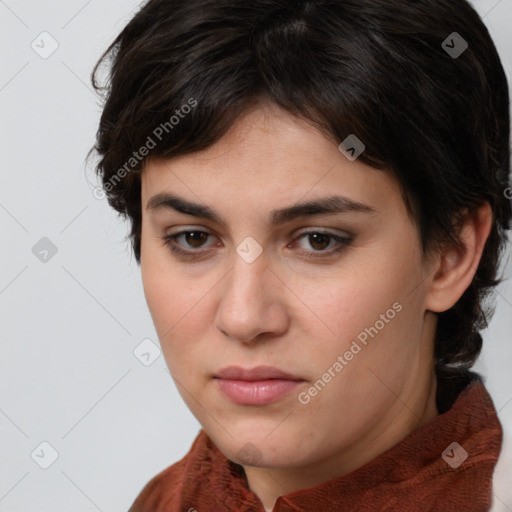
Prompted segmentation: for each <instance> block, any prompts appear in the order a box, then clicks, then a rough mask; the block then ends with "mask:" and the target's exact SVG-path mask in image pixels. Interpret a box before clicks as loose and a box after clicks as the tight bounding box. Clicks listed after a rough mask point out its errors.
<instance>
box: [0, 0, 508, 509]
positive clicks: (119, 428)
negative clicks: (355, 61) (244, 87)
mask: <svg viewBox="0 0 512 512" xmlns="http://www.w3.org/2000/svg"><path fill="white" fill-rule="evenodd" d="M138 4H139V2H137V1H135V0H110V1H108V2H106V1H102V2H100V0H89V1H84V0H68V1H66V2H64V1H62V0H61V1H55V0H54V1H46V2H36V1H35V0H28V1H21V0H7V1H5V2H4V1H1V0H0V38H1V68H0V109H1V110H0V111H1V125H0V126H1V132H0V144H1V150H2V151H1V168H2V170H1V172H2V179H1V183H2V185H1V188H0V229H1V244H2V250H1V252H0V325H1V328H2V344H1V348H2V352H1V354H2V355H1V357H0V511H1V512H27V511H29V510H36V509H37V510H38V511H39V512H50V511H51V512H55V511H69V510H73V511H75V512H94V511H97V510H100V511H103V512H107V511H126V510H127V509H128V508H129V506H130V505H131V503H132V502H133V499H134V498H135V496H136V495H137V494H138V493H139V492H140V490H141V489H142V487H143V485H144V484H145V483H146V482H147V481H148V480H149V479H150V478H151V477H152V476H154V475H155V474H156V473H158V472H159V471H161V470H162V469H164V468H165V467H167V466H169V465H170V464H172V463H173V462H175V461H176V460H178V459H179V458H181V457H182V456H183V455H184V454H185V453H186V452H187V451H188V449H189V447H190V445H191V443H192V441H193V439H194V438H195V436H196V435H197V433H198V431H199V428H200V426H199V424H198V422H197V421H196V420H195V418H194V417H193V416H192V415H191V413H190V412H189V411H188V409H187V408H186V407H185V405H184V404H183V402H182V400H181V398H180V396H179V395H178V393H177V390H176V387H175V385H174V383H173V381H172V379H171V377H170V375H169V373H168V371H167V368H166V366H165V362H164V359H163V357H162V356H161V355H159V343H158V340H157V336H156V333H155V330H154V327H153V325H152V321H151V317H150V315H149V312H148V310H147V306H146V303H145V299H144V295H143V289H142V283H141V279H140V272H139V268H138V267H137V265H136V264H135V261H134V259H133V257H132V256H131V254H130V249H129V245H128V243H126V242H124V237H125V235H126V232H127V231H126V225H124V224H123V223H122V222H121V221H120V220H119V219H118V217H117V216H116V214H115V213H114V212H112V211H111V210H110V209H109V207H108V205H107V204H106V201H105V200H98V199H96V198H95V196H94V194H93V190H94V188H95V187H96V186H97V185H98V183H97V181H96V179H95V177H94V175H93V173H92V172H91V170H90V169H86V165H85V156H86V154H87V152H88V150H89V149H90V147H91V146H92V144H93V142H94V136H95V131H96V127H97V123H98V120H99V115H100V106H99V105H100V104H99V102H98V100H97V98H96V96H95V94H94V93H93V92H92V90H91V88H90V85H89V75H90V72H91V70H92V67H93V65H94V63H95V62H96V60H97V58H98V57H99V56H100V54H101V53H102V51H103V50H104V49H106V47H107V45H108V43H110V42H111V40H112V39H113V37H114V36H115V35H117V33H118V32H119V31H120V30H121V29H122V27H123V26H124V25H125V24H126V23H127V21H128V20H129V19H130V17H131V16H132V13H133V12H134V11H135V10H136V9H137V8H138ZM474 5H475V7H476V8H477V10H478V11H479V13H480V14H481V15H482V16H483V19H484V22H485V23H486V25H487V26H488V28H489V30H490V32H491V35H492V36H493V38H494V40H495V43H496V45H497V47H498V50H499V51H500V54H501V56H502V61H503V65H504V67H505V68H506V69H507V74H508V77H509V80H511V77H512V35H511V28H512V0H499V1H497V0H479V1H475V2H474ZM42 32H48V33H49V34H50V36H48V35H42V36H41V35H40V34H41V33H42ZM33 41H34V43H33V46H35V48H36V49H37V50H38V52H39V53H36V51H35V49H33V48H32V47H31V44H32V42H33ZM52 44H53V45H56V44H58V48H57V49H56V51H55V52H54V53H53V54H52V55H50V56H49V57H48V58H42V57H41V56H40V55H41V54H43V55H44V52H49V51H50V50H51V49H52ZM44 56H46V55H44ZM511 83H512V80H511ZM43 237H46V238H48V239H49V240H50V241H51V244H50V245H49V242H48V241H47V240H43V241H41V239H42V238H43ZM38 244H39V245H38ZM34 247H35V249H33V248H34ZM52 248H53V252H55V249H56V250H57V252H56V253H55V254H53V252H52ZM45 250H48V251H49V252H48V253H45V252H44V251H45ZM509 252H510V250H509ZM41 258H46V261H41ZM504 272H505V275H506V276H507V277H510V276H511V275H512V264H511V263H510V262H509V263H508V265H507V268H506V269H505V270H504ZM499 293H500V295H499V296H498V306H497V310H496V315H495V317H494V319H493V321H492V323H491V325H490V327H489V329H488V330H487V331H486V332H485V333H484V337H485V348H484V351H483V354H482V356H481V358H480V360H479V361H478V364H477V367H476V369H477V370H478V371H479V372H481V373H482V374H483V375H484V376H485V377H486V379H487V380H486V384H487V387H488V389H489V391H490V393H491V395H492V397H493V400H494V402H495V404H496V408H497V409H499V417H500V419H501V422H502V424H503V426H504V429H505V444H504V447H503V454H502V457H501V459H500V463H499V465H498V468H497V471H496V475H495V491H494V492H495V505H494V508H493V510H494V511H495V512H502V511H503V512H504V511H508V510H512V442H511V438H512V372H511V371H510V366H511V365H510V363H511V361H512V344H511V343H510V337H511V336H510V333H511V330H512V320H511V319H512V287H511V285H510V282H509V281H507V282H505V283H504V284H502V285H501V286H500V288H499ZM144 340H146V341H144ZM148 340H150V341H148ZM141 343H143V345H141ZM139 346H140V347H139ZM137 347H139V348H137ZM142 353H144V354H149V355H145V356H141V354H142ZM150 363H151V364H150ZM41 443H49V445H47V444H41ZM53 450H55V453H54V452H53ZM56 454H57V458H56V460H55V461H53V458H55V455H56ZM52 455H53V457H52ZM50 464H51V465H50ZM42 466H43V467H42ZM44 466H49V467H47V469H44ZM199 512H201V511H199Z"/></svg>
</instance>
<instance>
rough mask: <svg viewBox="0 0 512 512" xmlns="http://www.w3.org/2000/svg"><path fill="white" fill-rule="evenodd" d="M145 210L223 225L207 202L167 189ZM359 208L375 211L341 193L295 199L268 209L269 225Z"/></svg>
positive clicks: (359, 210)
mask: <svg viewBox="0 0 512 512" xmlns="http://www.w3.org/2000/svg"><path fill="white" fill-rule="evenodd" d="M146 209H147V210H152V211H156V210H162V209H167V210H176V211H178V212H180V213H184V214H186V215H192V216H194V217H200V218H203V219H207V220H211V221H213V222H217V223H218V224H223V225H224V226H226V225H227V223H226V221H225V220H224V219H223V218H222V216H221V215H220V214H219V213H217V212H216V211H215V210H213V209H212V208H210V207H209V206H205V205H202V204H199V203H193V202H191V201H187V200H186V199H183V198H181V197H178V196H176V195H173V194H169V193H161V194H156V195H154V196H153V197H151V198H150V199H149V200H148V202H147V205H146ZM347 212H360V213H366V214H371V213H377V210H375V209H374V208H372V207H371V206H369V205H367V204H364V203H361V202H359V201H354V200H352V199H349V198H348V197H344V196H327V197H322V198H319V199H314V200H310V201H305V202H303V203H297V204H294V205H292V206H288V207H286V208H281V209H278V210H272V211H271V212H270V218H271V224H272V225H273V226H277V225H281V224H285V223H286V222H290V221H292V220H294V219H299V218H303V217H312V216H315V215H334V214H338V213H347Z"/></svg>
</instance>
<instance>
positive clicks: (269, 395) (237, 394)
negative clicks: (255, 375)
mask: <svg viewBox="0 0 512 512" xmlns="http://www.w3.org/2000/svg"><path fill="white" fill-rule="evenodd" d="M215 380H216V381H217V384H218V386H219V388H220V390H221V391H222V392H223V393H224V394H225V395H226V396H227V397H228V398H229V399H230V400H231V401H232V402H235V404H238V405H266V404H270V403H272V402H275V401H276V400H279V398H282V397H283V396H285V395H287V394H288V393H291V392H292V391H293V390H294V389H296V388H297V386H299V385H300V384H302V382H304V381H297V380H287V379H269V380H255V381H248V380H231V379H215Z"/></svg>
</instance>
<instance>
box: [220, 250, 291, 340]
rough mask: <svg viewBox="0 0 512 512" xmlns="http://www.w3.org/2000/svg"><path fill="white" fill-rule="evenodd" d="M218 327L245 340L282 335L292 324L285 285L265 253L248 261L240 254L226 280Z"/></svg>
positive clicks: (227, 333) (231, 335)
mask: <svg viewBox="0 0 512 512" xmlns="http://www.w3.org/2000/svg"><path fill="white" fill-rule="evenodd" d="M221 293H222V298H221V300H220V302H219V307H218V310H217V315H216V325H217V328H218V329H219V330H220V331H221V332H222V333H223V334H224V335H225V336H228V337H229V338H231V339H233V340H238V341H239V342H242V343H253V342H254V341H256V339H259V340H261V339H262V338H265V339H266V338H267V337H275V336H279V335H282V334H283V333H284V332H286V330H287V329H288V326H289V316H288V308H287V307H286V302H285V299H286V286H285V284H284V283H283V281H282V279H280V277H279V276H278V275H277V274H276V273H275V272H274V271H272V269H271V268H270V267H269V266H268V262H267V260H266V258H265V255H264V254H262V255H261V256H260V257H258V258H257V259H256V260H255V261H253V262H252V263H247V262H246V261H245V260H244V259H243V258H241V257H240V256H239V255H238V254H235V256H234V264H233V268H232V269H231V271H230V272H229V273H228V274H227V276H226V278H225V281H224V288H223V289H222V291H221Z"/></svg>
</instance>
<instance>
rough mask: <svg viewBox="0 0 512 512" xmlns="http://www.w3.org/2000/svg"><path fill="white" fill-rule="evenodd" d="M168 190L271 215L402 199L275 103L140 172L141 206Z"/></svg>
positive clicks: (386, 177) (388, 180)
mask: <svg viewBox="0 0 512 512" xmlns="http://www.w3.org/2000/svg"><path fill="white" fill-rule="evenodd" d="M162 192H168V193H173V194H176V195H179V196H180V197H183V198H188V199H189V200H190V201H194V202H201V201H204V202H205V203H207V204H211V203H214V204H216V205H218V206H219V208H223V207H224V208H226V209H229V208H230V206H234V205H239V206H241V207H242V208H243V209H247V208H249V207H250V206H251V205H253V206H255V207H257V208H259V209H261V208H264V207H265V209H268V211H270V210H273V209H274V208H275V206H277V205H285V204H286V205H289V204H293V203H295V202H298V201H299V200H301V201H306V200H313V199H315V198H317V197H325V196H327V195H329V196H333V195H342V196H344V197H346V198H348V199H350V200H352V201H353V202H358V203H361V204H362V203H365V204H369V205H370V206H371V207H373V209H374V210H382V209H385V207H386V205H388V206H389V205H392V204H396V202H397V201H401V194H400V191H399V187H398V184H397V183H396V182H395V180H394V178H392V176H391V175H390V174H389V173H387V172H385V171H382V170H377V169H374V168H372V167H370V166H368V165H366V164H364V163H362V162H361V161H360V160H357V159H356V160H354V161H350V160H349V159H347V158H346V157H345V155H344V154H342V153H341V152H340V150H339V149H338V144H337V143H336V142H335V141H333V140H330V139H329V138H328V137H327V136H326V135H325V134H324V133H322V132H320V130H319V129H318V128H316V127H315V126H313V125H312V124H310V123H309V122H307V121H305V120H302V119H298V118H296V117H295V116H292V115H291V114H289V113H288V112H286V111H284V110H282V109H280V108H279V107H277V106H272V105H263V106H258V107H256V108H253V109H251V110H248V111H246V112H245V113H244V114H243V115H242V116H240V117H239V118H238V119H237V120H236V122H235V123H234V124H233V126H232V127H231V128H230V129H229V130H228V132H227V133H226V134H225V135H224V136H223V137H222V138H221V139H219V140H218V141H217V142H216V143H215V144H213V145H212V146H210V147H208V148H206V149H204V150H201V151H198V152H195V153H191V154H187V155H182V156H177V157H172V158H168V159H150V160H149V161H148V162H147V164H146V166H145V169H144V172H143V174H142V201H143V209H144V210H145V209H146V206H147V203H148V201H149V200H150V199H151V198H152V197H153V196H154V195H155V194H158V193H162ZM246 211H248V210H246Z"/></svg>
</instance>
